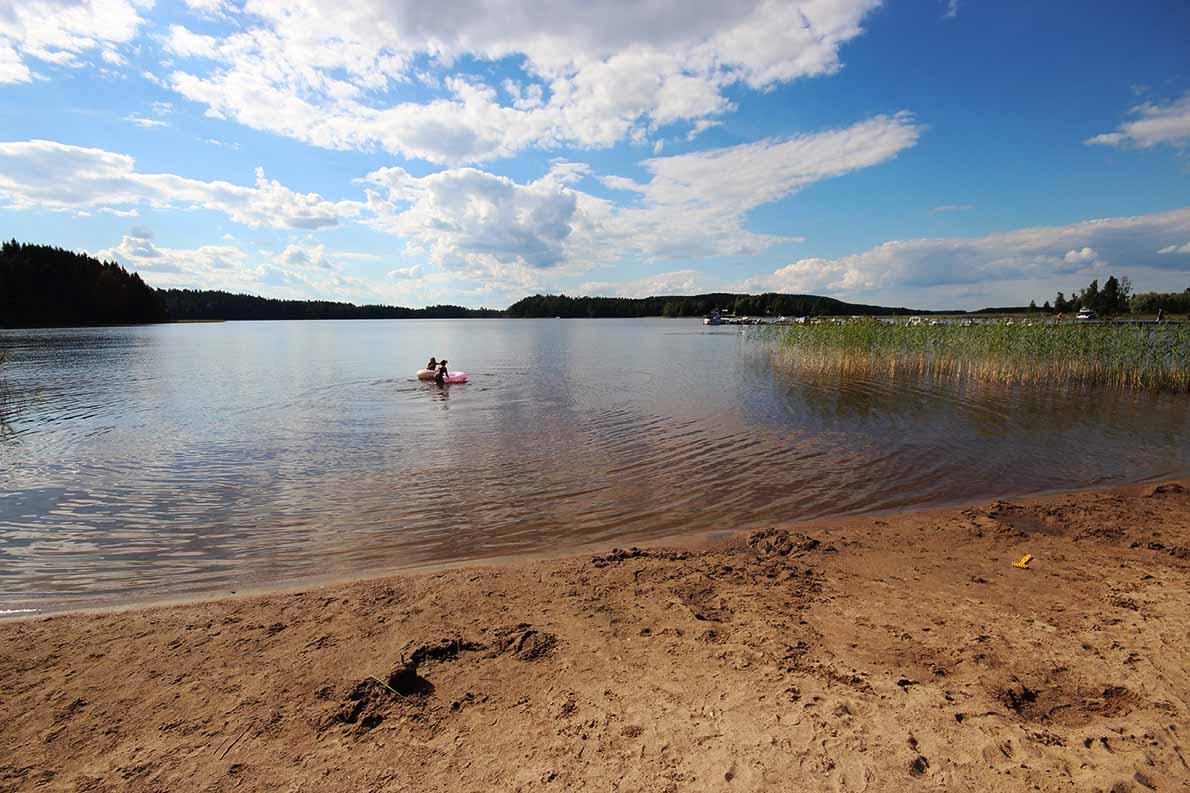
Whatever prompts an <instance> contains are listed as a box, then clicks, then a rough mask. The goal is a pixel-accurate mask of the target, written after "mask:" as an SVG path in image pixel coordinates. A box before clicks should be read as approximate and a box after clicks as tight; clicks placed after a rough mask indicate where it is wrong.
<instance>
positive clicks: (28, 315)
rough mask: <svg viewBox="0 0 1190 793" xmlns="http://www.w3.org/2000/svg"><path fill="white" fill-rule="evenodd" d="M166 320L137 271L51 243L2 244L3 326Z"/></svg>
mask: <svg viewBox="0 0 1190 793" xmlns="http://www.w3.org/2000/svg"><path fill="white" fill-rule="evenodd" d="M164 319H165V306H164V305H163V304H162V302H161V298H160V297H159V296H158V295H157V292H156V291H154V290H153V289H152V288H151V287H149V286H148V285H147V284H145V282H144V281H142V280H141V278H140V276H139V275H137V274H136V273H129V272H128V271H127V270H125V269H124V268H123V267H121V266H120V265H118V264H114V263H111V262H101V261H99V260H98V259H96V258H93V257H91V256H87V255H86V254H83V253H75V252H74V251H68V250H64V249H62V248H52V247H50V246H48V245H22V244H21V243H19V242H17V241H16V240H12V241H11V242H6V243H4V244H3V245H2V246H0V327H10V328H28V327H55V326H63V325H120V324H126V323H140V322H160V321H162V320H164Z"/></svg>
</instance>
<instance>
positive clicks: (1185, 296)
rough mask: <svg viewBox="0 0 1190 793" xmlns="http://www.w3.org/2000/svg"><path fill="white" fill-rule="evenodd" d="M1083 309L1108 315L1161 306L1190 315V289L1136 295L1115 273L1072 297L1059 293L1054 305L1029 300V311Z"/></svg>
mask: <svg viewBox="0 0 1190 793" xmlns="http://www.w3.org/2000/svg"><path fill="white" fill-rule="evenodd" d="M1083 308H1089V309H1091V310H1092V311H1094V312H1095V313H1096V314H1100V315H1102V316H1105V317H1110V316H1119V315H1121V314H1128V313H1133V314H1156V313H1157V310H1158V309H1161V310H1162V311H1164V312H1165V313H1166V314H1190V288H1188V289H1186V291H1185V292H1143V293H1141V294H1139V295H1137V294H1133V293H1132V282H1131V281H1130V280H1129V279H1128V278H1127V277H1124V278H1116V277H1115V276H1114V275H1113V276H1110V277H1109V278H1108V279H1107V280H1106V281H1104V282H1103V286H1102V287H1100V286H1099V279H1095V280H1094V281H1092V282H1091V283H1090V284H1089V285H1088V286H1087V287H1085V288H1083V289H1077V290H1075V291H1073V292H1071V293H1070V297H1066V295H1065V294H1063V293H1062V292H1059V293H1058V295H1057V297H1055V298H1054V302H1053V305H1051V304H1050V302H1049V301H1048V300H1047V301H1045V304H1044V305H1042V306H1041V307H1040V309H1039V308H1038V307H1037V304H1036V303H1035V302H1031V303H1029V309H1030V310H1033V311H1048V312H1052V313H1067V312H1077V311H1078V310H1079V309H1083Z"/></svg>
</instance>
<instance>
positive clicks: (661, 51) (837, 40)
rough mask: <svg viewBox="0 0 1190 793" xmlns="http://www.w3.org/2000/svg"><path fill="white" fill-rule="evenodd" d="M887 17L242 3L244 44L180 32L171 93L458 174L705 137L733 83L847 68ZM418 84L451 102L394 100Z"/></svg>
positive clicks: (331, 142) (281, 0) (693, 7)
mask: <svg viewBox="0 0 1190 793" xmlns="http://www.w3.org/2000/svg"><path fill="white" fill-rule="evenodd" d="M199 4H200V5H203V6H207V5H214V6H219V7H221V8H222V5H221V4H219V3H214V2H207V0H199ZM876 5H878V0H805V1H803V2H777V0H744V1H743V2H736V3H722V2H709V1H708V0H696V1H695V2H682V1H681V0H661V1H660V2H650V3H628V4H621V5H618V6H617V7H616V8H615V10H614V11H612V12H609V10H608V9H607V8H606V7H604V6H602V5H600V4H592V3H588V2H584V1H583V0H562V2H558V3H550V4H546V5H545V6H542V5H539V4H538V5H534V4H525V3H523V2H519V0H498V1H497V2H482V3H481V2H477V0H450V2H446V3H445V5H444V4H443V3H438V4H435V5H434V6H433V7H430V6H427V5H426V4H425V3H423V2H419V1H418V0H346V1H345V2H343V3H339V4H337V5H336V6H335V12H334V15H333V18H329V17H328V14H327V7H326V6H325V4H324V3H321V2H319V1H318V0H247V2H246V3H245V4H244V7H243V11H242V13H238V19H237V22H238V23H239V28H240V29H239V30H238V31H237V32H232V33H231V34H230V35H227V36H224V37H221V38H218V39H216V38H214V37H209V36H203V35H200V34H196V33H194V32H192V31H190V30H189V29H187V28H185V27H182V26H174V27H173V28H171V30H170V33H169V36H168V39H167V42H166V47H167V50H168V51H169V52H170V53H171V54H173V55H175V56H177V57H179V58H182V59H183V61H184V62H183V63H182V64H181V65H180V66H179V68H177V69H176V70H175V71H174V72H173V73H172V74H171V75H170V76H169V81H170V83H171V85H172V86H173V88H174V89H175V90H176V91H178V92H179V93H180V94H182V95H183V96H186V97H187V98H189V99H191V100H193V101H196V102H199V103H202V104H204V105H206V106H207V108H208V112H209V113H210V114H212V115H215V116H218V117H223V118H231V119H235V120H237V121H239V122H240V123H243V124H246V125H248V126H251V127H254V128H257V129H262V130H268V131H271V132H275V133H278V134H282V135H286V136H290V137H293V138H296V139H298V140H302V141H305V142H308V143H312V144H314V145H318V146H323V147H328V148H338V149H372V148H375V147H383V148H385V149H387V150H388V151H390V152H393V153H399V154H402V155H404V156H406V157H411V158H418V159H423V160H427V161H431V162H436V163H443V164H462V163H469V162H478V161H481V160H485V159H490V158H493V157H503V156H508V155H511V154H514V153H516V152H518V151H521V150H523V149H526V148H529V147H545V148H549V147H554V146H561V145H580V146H588V147H605V146H610V145H613V144H615V143H617V142H619V141H621V140H625V139H640V138H641V137H643V136H644V135H645V134H647V130H649V129H654V128H657V127H660V126H664V125H667V124H672V123H676V122H687V123H691V124H693V125H694V126H693V128H692V129H693V133H692V134H697V132H700V131H702V130H703V129H705V128H706V127H707V126H708V125H709V124H712V123H714V117H715V116H719V115H721V114H724V113H727V112H730V111H731V110H732V109H733V107H732V104H731V102H730V100H729V99H728V98H727V94H726V91H727V89H729V88H730V87H731V86H733V85H743V86H746V87H748V88H751V89H757V90H763V89H767V88H769V87H771V86H773V85H776V84H779V83H783V82H788V81H790V80H795V79H798V78H803V77H812V76H816V75H826V74H831V73H833V72H835V71H837V70H838V69H839V68H841V63H840V60H839V48H840V47H841V46H842V45H843V44H844V43H845V42H847V41H849V40H851V39H853V38H855V37H856V36H858V35H859V34H860V33H861V32H862V28H861V22H862V20H863V18H864V16H865V15H866V14H867V13H868V12H869V11H870V10H871V9H872V8H874V7H875V6H876ZM225 10H226V9H225ZM468 56H469V57H471V58H477V59H481V60H486V61H489V62H502V63H506V64H512V65H514V68H517V69H519V71H520V73H521V79H518V80H510V79H505V80H503V81H501V83H500V85H494V84H493V85H489V84H486V83H483V82H480V81H479V78H477V77H476V76H475V75H474V73H465V72H463V71H461V70H458V69H455V70H454V71H451V70H452V68H453V67H454V66H455V65H456V64H457V63H459V62H461V61H463V60H464V59H465V57H468ZM427 62H428V64H429V66H428V69H429V71H430V72H431V73H430V74H426V69H427V67H426V63H427ZM415 80H416V81H418V82H420V83H422V84H423V85H441V87H442V90H441V92H440V93H439V95H437V96H435V97H434V98H432V99H429V100H427V101H422V102H397V103H394V102H392V101H391V100H390V99H389V96H390V95H389V91H390V89H392V88H393V87H394V86H396V85H399V84H402V83H408V82H413V81H415ZM501 89H502V90H503V94H501Z"/></svg>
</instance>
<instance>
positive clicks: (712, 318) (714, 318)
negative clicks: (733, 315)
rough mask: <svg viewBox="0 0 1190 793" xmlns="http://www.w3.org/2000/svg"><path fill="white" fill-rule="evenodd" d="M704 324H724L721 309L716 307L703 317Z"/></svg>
mask: <svg viewBox="0 0 1190 793" xmlns="http://www.w3.org/2000/svg"><path fill="white" fill-rule="evenodd" d="M702 324H704V325H722V324H723V316H722V315H721V314H720V313H719V309H715V310H713V311H712V312H711V313H710V314H708V315H707V316H705V317H703V319H702Z"/></svg>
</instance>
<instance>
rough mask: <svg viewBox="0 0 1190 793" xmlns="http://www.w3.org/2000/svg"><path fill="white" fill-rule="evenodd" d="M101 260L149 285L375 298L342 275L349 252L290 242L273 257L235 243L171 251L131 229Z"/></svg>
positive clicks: (101, 253) (359, 299) (274, 294)
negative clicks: (342, 260)
mask: <svg viewBox="0 0 1190 793" xmlns="http://www.w3.org/2000/svg"><path fill="white" fill-rule="evenodd" d="M93 255H94V256H96V257H97V258H99V259H104V260H111V261H116V262H119V263H120V264H121V265H123V266H124V267H127V268H129V269H131V270H135V271H136V272H138V273H140V275H141V277H142V278H144V279H145V281H146V282H147V283H149V284H151V285H152V286H156V287H162V288H170V287H174V288H181V289H187V288H199V289H223V290H227V291H230V292H248V293H251V294H265V295H268V296H271V297H288V298H321V299H328V298H334V299H339V300H352V301H357V302H362V301H367V300H369V299H375V297H376V293H375V292H374V291H373V290H372V289H371V287H370V286H369V285H368V284H365V283H364V282H362V281H360V280H359V279H357V278H354V277H352V276H349V275H345V274H344V273H343V272H341V271H340V269H339V268H338V267H337V266H336V265H335V264H333V262H334V261H335V260H337V259H338V258H341V256H342V257H344V258H345V257H346V256H349V255H351V254H342V255H341V254H338V253H334V252H328V251H327V250H326V248H325V247H324V246H322V245H316V246H309V247H304V246H301V245H295V244H291V245H288V246H287V247H286V248H285V249H284V250H282V251H280V252H277V253H269V252H267V251H266V252H264V254H263V256H264V258H263V259H262V260H261V259H257V260H255V261H254V260H253V256H251V255H250V254H248V253H246V252H245V251H243V250H242V249H240V248H238V247H236V246H234V245H203V246H200V247H198V248H169V247H164V246H159V245H157V244H156V243H155V242H154V241H153V234H152V232H150V231H149V230H148V229H144V228H134V229H130V230H129V231H128V233H127V234H125V235H124V237H123V238H122V239H121V240H120V242H119V244H118V245H115V246H113V247H111V248H105V249H102V250H97V251H95V252H94V254H93Z"/></svg>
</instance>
